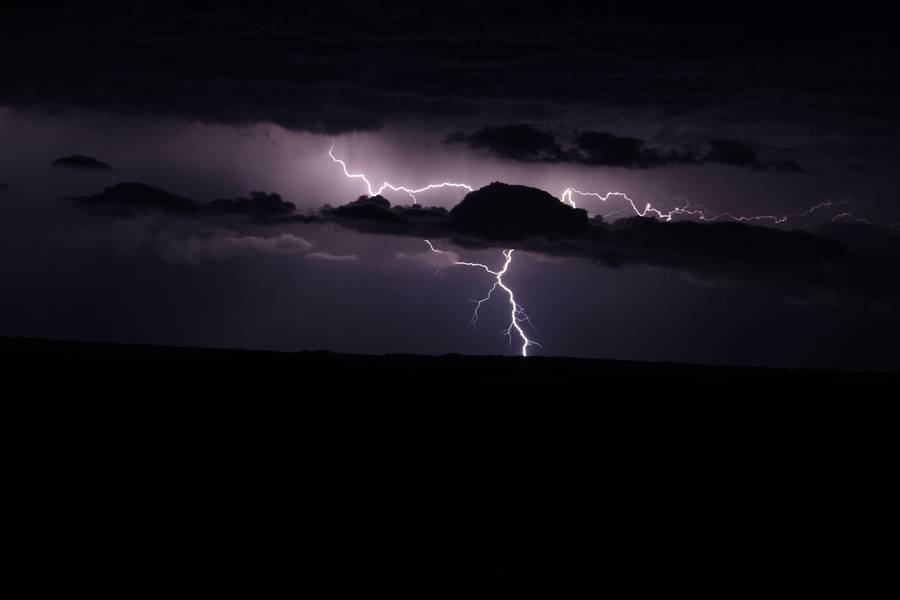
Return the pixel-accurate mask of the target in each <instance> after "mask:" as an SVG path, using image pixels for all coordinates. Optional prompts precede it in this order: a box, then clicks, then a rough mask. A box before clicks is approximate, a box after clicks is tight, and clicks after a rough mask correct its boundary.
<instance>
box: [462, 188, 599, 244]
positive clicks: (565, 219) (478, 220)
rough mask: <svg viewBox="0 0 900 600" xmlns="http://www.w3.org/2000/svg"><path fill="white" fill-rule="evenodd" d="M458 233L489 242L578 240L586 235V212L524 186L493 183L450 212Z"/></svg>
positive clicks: (474, 192)
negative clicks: (535, 237)
mask: <svg viewBox="0 0 900 600" xmlns="http://www.w3.org/2000/svg"><path fill="white" fill-rule="evenodd" d="M450 223H451V225H452V227H453V229H454V230H455V231H458V232H460V233H465V234H468V235H473V236H478V237H481V238H483V239H486V240H511V239H522V238H525V237H532V236H547V237H561V236H565V235H569V236H577V235H579V234H582V233H584V232H586V231H587V228H588V218H587V211H585V210H584V209H580V208H572V207H570V206H568V205H566V204H563V203H562V202H560V201H559V199H557V198H556V197H554V196H553V195H551V194H549V193H547V192H545V191H543V190H539V189H537V188H532V187H527V186H524V185H509V184H506V183H499V182H494V183H491V184H489V185H487V186H485V187H483V188H481V189H478V190H475V191H473V192H469V193H468V194H466V197H465V198H463V200H462V202H460V203H459V204H457V205H456V206H454V207H453V209H452V210H451V211H450Z"/></svg>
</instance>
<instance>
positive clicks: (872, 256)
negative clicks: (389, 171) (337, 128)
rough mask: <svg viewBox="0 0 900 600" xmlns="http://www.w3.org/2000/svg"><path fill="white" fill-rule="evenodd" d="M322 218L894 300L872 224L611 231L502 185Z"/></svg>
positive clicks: (898, 242)
mask: <svg viewBox="0 0 900 600" xmlns="http://www.w3.org/2000/svg"><path fill="white" fill-rule="evenodd" d="M362 207H365V210H362ZM322 219H323V220H325V221H330V222H334V223H336V224H339V225H341V226H343V227H347V228H351V229H355V230H359V231H364V232H369V233H381V234H389V235H401V236H414V237H419V238H443V239H450V240H451V241H452V242H453V243H455V244H457V245H460V246H465V247H472V248H479V247H499V248H503V247H515V248H517V249H520V250H527V251H533V252H537V253H541V254H545V255H551V256H571V257H581V258H587V259H590V260H594V261H597V262H598V263H601V264H604V265H607V266H611V267H618V266H627V265H651V266H658V267H664V268H671V269H676V270H681V271H685V272H687V273H692V274H694V275H697V276H698V277H700V278H702V279H704V280H708V281H714V282H732V283H741V282H748V283H749V282H768V283H783V284H788V285H794V286H806V287H808V288H809V290H811V291H813V292H815V291H816V290H822V289H825V290H832V291H836V292H839V293H845V294H848V295H862V296H867V297H878V298H885V297H887V298H896V297H897V296H898V294H900V236H897V235H895V234H893V233H890V232H889V231H888V230H885V229H881V228H875V227H873V226H865V227H866V228H868V229H865V230H863V229H860V228H858V226H856V225H853V226H844V225H840V224H837V223H832V224H830V225H828V227H827V228H825V229H823V230H821V231H820V233H819V234H818V235H817V234H813V233H810V232H806V231H797V230H795V231H784V230H781V229H776V228H769V227H761V226H754V225H747V224H743V223H733V222H719V223H700V222H693V221H682V222H672V223H664V222H660V221H657V220H655V219H650V218H642V217H632V218H628V219H620V220H618V221H616V222H615V223H612V224H608V223H605V222H603V221H602V219H599V218H588V215H587V213H586V212H585V211H584V210H582V209H575V208H571V207H569V206H567V205H565V204H563V203H561V202H560V201H559V200H558V199H556V198H554V197H553V196H552V195H550V194H548V193H546V192H543V191H541V190H536V189H533V188H527V187H524V186H511V185H507V184H501V183H493V184H490V185H488V186H486V187H484V188H481V189H480V190H476V191H474V192H471V193H469V194H468V195H467V196H466V198H465V199H464V200H463V201H462V202H461V203H460V204H458V205H457V206H455V207H454V208H453V209H452V210H450V211H449V212H446V211H443V210H442V209H423V208H420V207H412V208H410V207H402V206H394V207H392V206H390V204H389V203H388V202H387V201H386V200H385V199H383V198H378V199H377V200H376V201H374V202H370V203H367V202H366V200H365V199H364V198H361V199H359V200H356V201H354V202H353V203H351V204H349V205H345V206H343V207H338V208H336V209H325V210H323V212H322ZM859 227H861V226H859ZM874 230H878V232H879V234H878V236H875V235H874V234H873V232H874ZM851 238H854V239H851ZM839 240H840V241H839ZM854 240H855V241H854ZM873 240H875V241H873Z"/></svg>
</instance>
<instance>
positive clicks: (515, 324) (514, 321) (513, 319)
mask: <svg viewBox="0 0 900 600" xmlns="http://www.w3.org/2000/svg"><path fill="white" fill-rule="evenodd" d="M423 241H424V242H425V243H426V244H428V248H430V249H431V251H432V252H434V253H436V254H446V251H445V250H438V249H437V248H435V247H434V245H433V244H432V243H431V242H430V241H429V240H423ZM513 252H515V250H513V249H512V248H508V249H506V250H504V251H503V258H504V259H505V262H504V263H503V266H502V267H501V268H500V270H499V271H493V270H491V269H490V268H489V267H488V266H487V265H484V264H481V263H473V262H464V261H460V260H454V261H453V264H454V265H457V266H460V267H475V268H477V269H484V270H485V271H486V272H488V273H490V274H491V275H493V276H494V285H492V286H491V289H489V290H488V293H487V296H485V297H484V298H482V299H481V300H473V302H474V303H475V309H474V310H473V311H472V320H471V321H469V324H470V325H472V326H473V327H474V325H475V324H476V323H477V322H478V309H479V308H481V305H482V304H484V303H485V302H487V301H488V300H490V299H491V295H492V294H493V293H494V290H496V289H497V288H498V287H499V288H500V289H502V290H503V291H504V292H506V295H507V297H508V298H509V327H507V328H506V330H504V331H503V332H502V333H503V335H504V337H506V339H507V340H508V341H509V343H510V344H511V343H512V337H513V332H514V331H515V333H516V335H517V336H518V337H519V339H520V340H521V341H522V356H528V347H529V346H537V347H538V348H541V347H542V346H541V345H540V344H539V343H537V342H536V341H534V340H532V339H529V338H528V336H527V335H525V330H524V329H522V325H521V323H528V325H529V326H530V327H531V328H532V329H534V328H535V327H534V325H533V324H532V323H531V319H530V318H528V314H527V313H526V312H525V309H523V308H522V305H520V304H519V303H518V302H516V296H515V294H514V293H513V291H512V289H511V288H510V287H509V286H507V285H506V284H505V283H504V282H503V276H504V275H506V272H507V271H508V270H509V265H510V263H511V262H512V255H513Z"/></svg>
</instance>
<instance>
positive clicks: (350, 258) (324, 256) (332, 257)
mask: <svg viewBox="0 0 900 600" xmlns="http://www.w3.org/2000/svg"><path fill="white" fill-rule="evenodd" d="M306 258H311V259H313V260H324V261H329V262H355V261H358V260H359V257H358V256H357V255H355V254H331V253H330V252H326V251H324V250H320V251H318V252H311V253H309V254H307V255H306Z"/></svg>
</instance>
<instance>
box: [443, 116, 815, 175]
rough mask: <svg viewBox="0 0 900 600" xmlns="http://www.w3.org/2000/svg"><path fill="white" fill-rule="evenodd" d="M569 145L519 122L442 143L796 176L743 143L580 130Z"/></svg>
mask: <svg viewBox="0 0 900 600" xmlns="http://www.w3.org/2000/svg"><path fill="white" fill-rule="evenodd" d="M571 141H572V147H571V148H569V149H563V144H562V143H561V141H560V140H559V139H557V136H556V135H555V134H553V133H551V132H549V131H541V130H539V129H537V128H535V127H532V126H530V125H524V124H515V125H504V126H500V127H483V128H482V129H479V130H478V131H475V132H473V133H469V134H466V133H462V132H456V133H454V134H452V135H450V136H449V137H448V138H447V140H446V143H448V144H465V145H466V146H468V147H469V148H472V149H473V150H481V151H484V152H487V153H489V154H493V155H495V156H498V157H500V158H505V159H509V160H515V161H520V162H531V163H574V164H582V165H590V166H598V167H627V168H629V169H650V168H654V167H667V166H675V165H702V164H721V165H729V166H732V167H742V168H745V169H751V170H755V171H762V170H771V171H777V172H783V173H802V172H803V171H804V169H803V167H802V166H801V165H800V164H799V163H797V162H796V161H792V160H781V161H771V160H768V161H767V160H761V159H760V158H759V156H758V152H757V151H756V150H755V149H754V148H753V147H752V146H751V145H750V144H748V143H746V142H740V141H735V140H710V141H709V142H707V143H705V144H697V145H693V146H690V145H683V146H681V147H679V148H670V149H661V148H656V147H653V146H650V145H648V144H647V142H646V141H644V140H641V139H638V138H635V137H629V136H620V135H615V134H612V133H608V132H604V131H581V132H578V133H577V134H575V135H574V136H573V137H572V140H571Z"/></svg>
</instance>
